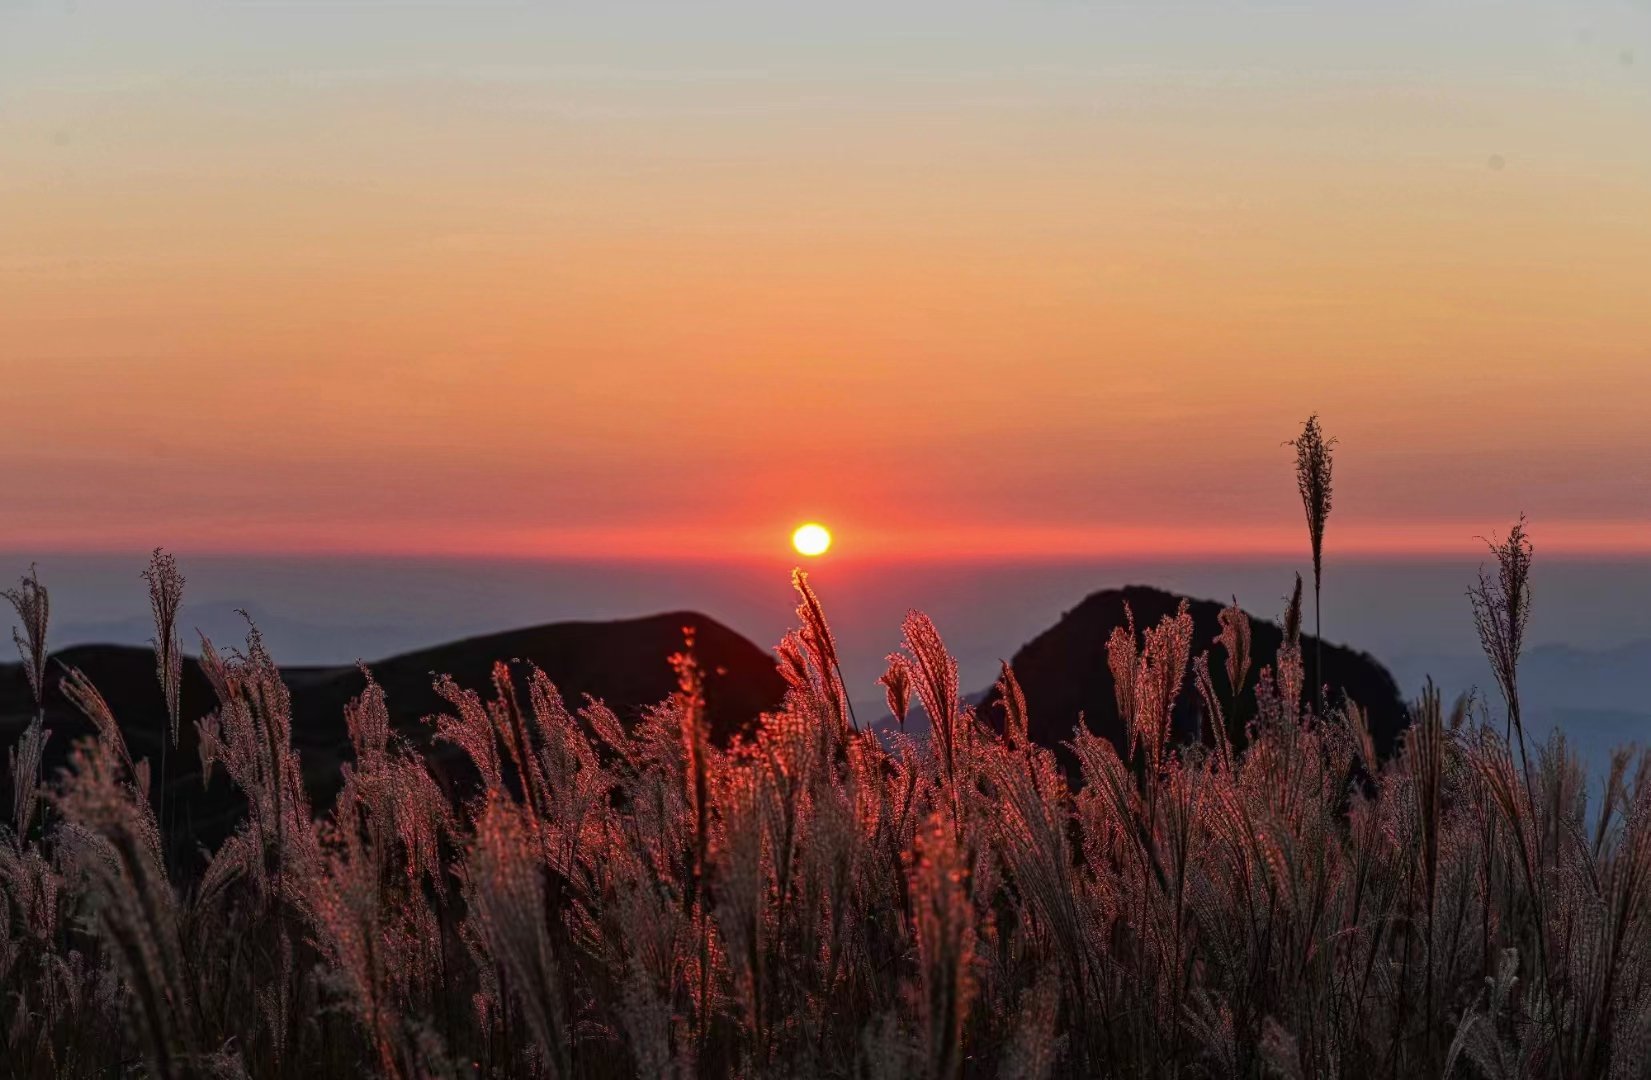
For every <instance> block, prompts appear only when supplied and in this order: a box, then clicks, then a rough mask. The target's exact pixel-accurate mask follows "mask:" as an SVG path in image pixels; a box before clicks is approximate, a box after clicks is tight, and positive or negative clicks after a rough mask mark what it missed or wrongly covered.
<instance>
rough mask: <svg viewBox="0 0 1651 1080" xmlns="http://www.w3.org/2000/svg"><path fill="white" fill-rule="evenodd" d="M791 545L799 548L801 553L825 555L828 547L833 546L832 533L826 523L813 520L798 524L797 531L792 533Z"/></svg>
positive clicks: (811, 555)
mask: <svg viewBox="0 0 1651 1080" xmlns="http://www.w3.org/2000/svg"><path fill="white" fill-rule="evenodd" d="M791 546H792V547H794V548H796V549H797V554H799V555H807V556H810V557H813V556H815V555H824V554H825V553H826V549H827V548H829V547H831V533H830V532H829V531H828V530H827V529H826V527H825V526H824V525H821V524H819V523H817V522H813V521H811V522H809V523H808V524H807V525H801V526H798V528H797V531H796V532H794V533H792V534H791Z"/></svg>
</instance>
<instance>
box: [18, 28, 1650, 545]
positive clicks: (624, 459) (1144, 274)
mask: <svg viewBox="0 0 1651 1080" xmlns="http://www.w3.org/2000/svg"><path fill="white" fill-rule="evenodd" d="M888 8H889V6H888V5H881V4H879V5H872V4H866V3H858V2H856V3H842V4H834V5H772V4H767V5H682V4H658V5H639V4H625V5H605V6H603V11H604V12H605V13H604V14H596V13H594V12H593V11H586V12H584V13H575V12H571V11H566V10H552V9H549V8H545V7H541V6H537V5H517V4H462V5H461V4H438V3H426V4H406V5H402V4H384V3H373V4H349V3H339V4H325V5H320V4H314V5H312V4H181V3H171V2H161V3H154V4H148V3H146V4H142V5H138V4H118V5H117V4H113V3H90V2H82V3H79V4H75V5H66V4H63V3H35V2H30V0H3V2H0V395H3V400H4V403H5V408H4V410H3V413H0V416H3V420H0V459H3V460H4V461H5V462H6V464H7V483H6V487H5V493H4V496H3V498H0V502H3V504H4V507H3V512H0V549H8V550H18V551H26V552H37V551H56V550H110V549H131V548H141V547H148V546H152V545H154V544H164V545H168V546H171V547H173V548H175V549H177V550H180V551H191V550H198V551H298V552H305V551H316V552H374V551H384V552H397V553H404V554H405V553H457V554H475V555H512V556H521V555H529V556H531V555H535V554H542V555H546V556H579V555H590V554H597V555H603V556H616V555H618V556H623V555H627V554H631V555H637V556H646V557H650V558H652V557H662V556H665V557H668V556H672V555H687V556H702V555H719V554H734V555H739V554H746V553H757V552H765V553H766V552H783V550H784V548H785V545H786V543H787V538H788V537H789V534H790V529H791V528H792V527H793V526H794V525H795V524H796V523H798V522H800V521H803V520H810V519H818V520H821V521H824V522H826V523H827V524H829V525H831V527H832V528H833V531H834V533H835V535H836V537H837V547H836V548H835V549H834V551H836V552H839V553H842V554H843V555H846V556H852V555H853V554H854V553H855V552H860V553H862V554H864V553H875V554H880V555H891V556H908V555H933V554H956V555H967V556H970V557H977V556H982V555H1002V556H1006V557H1038V556H1053V555H1069V554H1082V553H1094V552H1104V551H1132V552H1156V553H1166V554H1177V553H1185V554H1188V555H1196V554H1200V553H1223V554H1244V553H1247V552H1272V551H1293V550H1296V549H1297V548H1299V546H1300V543H1301V540H1300V537H1301V528H1300V510H1299V507H1298V506H1297V505H1296V503H1295V495H1294V489H1293V483H1292V478H1291V476H1290V467H1291V458H1290V454H1289V451H1288V449H1287V448H1284V447H1282V446H1281V443H1282V441H1283V440H1284V439H1286V438H1288V437H1289V436H1290V435H1291V434H1292V433H1293V431H1294V430H1295V428H1296V427H1297V426H1298V425H1299V422H1300V420H1301V419H1302V417H1304V416H1305V415H1306V414H1307V413H1308V412H1310V411H1313V410H1315V409H1316V410H1318V411H1320V412H1321V413H1322V414H1323V417H1324V421H1325V423H1326V426H1327V427H1328V428H1329V429H1330V430H1331V431H1332V432H1333V433H1335V434H1337V435H1339V436H1340V438H1341V446H1340V456H1339V458H1338V471H1337V509H1336V512H1335V516H1334V517H1333V519H1332V522H1333V523H1332V526H1331V529H1330V540H1329V542H1330V543H1331V544H1332V545H1333V546H1334V545H1338V544H1339V545H1340V546H1341V549H1342V550H1344V551H1360V552H1363V553H1370V554H1382V553H1389V554H1421V553H1430V552H1455V551H1471V550H1474V548H1475V545H1476V544H1477V541H1475V540H1474V536H1475V535H1476V534H1480V533H1485V532H1487V531H1489V530H1491V529H1497V528H1501V527H1504V526H1505V525H1506V523H1507V522H1508V521H1510V520H1511V519H1512V517H1513V516H1514V515H1515V514H1516V513H1517V512H1519V511H1520V510H1524V511H1526V512H1528V513H1529V514H1530V515H1531V518H1532V522H1533V530H1534V531H1535V533H1536V535H1537V536H1538V538H1539V542H1542V543H1543V544H1544V547H1545V548H1546V549H1547V550H1550V551H1556V550H1558V551H1572V552H1575V553H1592V552H1610V553H1621V552H1640V553H1644V552H1647V551H1651V423H1648V422H1647V414H1648V413H1651V135H1648V134H1647V133H1651V5H1647V4H1645V3H1637V2H1632V0H1630V2H1622V3H1592V4H1559V3H1531V2H1519V3H1510V4H1482V3H1463V4H1452V5H1437V4H1426V5H1424V4H1413V3H1396V4H1383V5H1372V4H1362V3H1361V4H1354V3H1340V2H1338V3H1325V4H1311V5H1309V4H1292V5H1285V4H1268V5H1253V4H1252V5H1233V4H1203V3H1170V4H1140V5H1134V4H1090V3H1080V2H1077V0H1066V2H1049V3H1026V2H1021V3H1014V4H969V3H963V4H958V3H947V4H900V5H893V6H892V10H889V9H888ZM833 557H837V556H835V555H834V556H833Z"/></svg>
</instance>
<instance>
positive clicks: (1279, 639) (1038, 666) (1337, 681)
mask: <svg viewBox="0 0 1651 1080" xmlns="http://www.w3.org/2000/svg"><path fill="white" fill-rule="evenodd" d="M1182 599H1183V598H1182V597H1180V596H1178V595H1176V594H1174V593H1170V592H1166V591H1164V590H1163V589H1157V588H1152V587H1150V586H1146V585H1130V586H1128V587H1126V588H1122V589H1105V590H1102V591H1100V592H1097V593H1092V594H1091V595H1090V596H1088V597H1087V598H1085V599H1084V601H1083V602H1082V603H1080V604H1079V605H1078V606H1077V607H1075V608H1073V609H1072V610H1071V611H1068V612H1066V613H1065V614H1063V615H1062V616H1061V618H1060V621H1059V622H1057V623H1056V624H1055V625H1054V626H1052V627H1050V628H1049V629H1048V630H1046V631H1044V632H1043V633H1042V634H1039V635H1038V636H1037V637H1035V638H1033V639H1032V640H1031V641H1029V642H1027V643H1026V644H1025V645H1023V646H1022V647H1021V648H1020V649H1019V650H1018V651H1017V652H1016V653H1015V655H1014V657H1013V659H1012V660H1010V665H1011V666H1012V667H1013V668H1014V671H1015V678H1016V679H1017V680H1018V681H1019V682H1020V686H1021V689H1022V691H1023V692H1024V693H1025V695H1026V709H1027V715H1028V717H1029V733H1030V735H1031V737H1032V739H1033V740H1034V741H1035V742H1038V743H1040V744H1041V745H1043V746H1050V747H1054V748H1055V749H1056V751H1057V754H1058V756H1059V757H1060V758H1061V761H1062V764H1063V765H1065V766H1066V767H1067V768H1068V769H1069V770H1070V769H1072V768H1074V767H1075V766H1076V760H1075V759H1074V758H1073V756H1072V754H1071V752H1070V751H1068V750H1067V749H1066V748H1065V746H1064V745H1063V744H1064V743H1065V742H1066V741H1067V740H1069V739H1071V738H1072V731H1073V727H1074V726H1075V725H1076V724H1077V723H1078V722H1079V718H1080V717H1082V718H1083V721H1084V722H1085V723H1086V724H1088V726H1089V729H1090V730H1091V731H1093V732H1095V733H1096V734H1097V735H1103V736H1105V737H1107V738H1109V739H1111V740H1112V742H1113V744H1114V745H1116V746H1117V747H1118V748H1119V750H1120V752H1122V751H1123V750H1124V749H1125V748H1126V746H1127V743H1128V735H1127V733H1126V732H1125V731H1124V725H1123V721H1122V719H1121V718H1120V717H1119V715H1118V704H1117V698H1116V696H1115V693H1114V683H1113V679H1112V671H1111V669H1110V668H1109V667H1108V666H1107V653H1106V642H1107V638H1108V637H1109V636H1110V635H1111V634H1112V631H1113V628H1114V627H1119V626H1124V625H1126V623H1127V622H1128V618H1129V612H1133V613H1134V616H1135V627H1136V629H1137V631H1142V630H1146V629H1147V628H1149V627H1152V626H1156V625H1157V624H1158V622H1159V621H1160V620H1161V619H1163V618H1165V617H1168V616H1173V615H1174V614H1175V612H1176V609H1177V608H1178V607H1179V605H1180V603H1181V601H1182ZM1186 599H1187V601H1188V606H1187V610H1188V613H1189V614H1190V615H1191V616H1192V623H1193V640H1192V656H1193V657H1194V658H1196V657H1197V656H1198V654H1199V653H1200V652H1203V651H1205V650H1209V651H1210V677H1211V681H1212V682H1213V683H1214V685H1215V690H1216V695H1217V698H1218V700H1219V701H1220V702H1221V703H1222V706H1223V708H1227V703H1228V702H1230V701H1231V700H1232V687H1231V686H1230V684H1229V683H1228V680H1227V672H1226V654H1225V653H1224V652H1223V651H1222V650H1221V649H1220V648H1219V647H1218V646H1216V645H1215V638H1216V635H1217V634H1219V633H1220V629H1221V627H1220V621H1219V619H1220V613H1221V610H1222V608H1223V607H1225V606H1226V605H1223V604H1218V603H1215V602H1214V601H1210V600H1195V599H1192V598H1190V597H1189V598H1186ZM1126 606H1127V607H1126ZM1250 634H1251V645H1250V655H1251V662H1250V674H1249V678H1248V680H1247V685H1246V688H1245V692H1244V695H1243V697H1242V702H1241V705H1242V708H1241V710H1240V712H1239V715H1238V716H1237V717H1233V716H1228V717H1227V721H1228V734H1229V736H1230V737H1231V738H1232V739H1233V745H1234V746H1242V745H1243V743H1244V724H1245V722H1246V721H1247V720H1249V719H1250V718H1253V717H1254V716H1255V714H1256V704H1255V681H1256V677H1257V676H1258V675H1259V674H1260V671H1261V669H1262V668H1263V667H1273V668H1274V669H1275V670H1276V668H1277V664H1278V651H1279V648H1280V647H1281V646H1282V645H1283V642H1284V630H1283V628H1282V627H1281V626H1279V624H1277V623H1275V622H1272V621H1270V620H1267V619H1260V618H1257V617H1256V616H1255V615H1253V614H1252V615H1250ZM1313 643H1314V639H1313V638H1311V637H1309V636H1307V635H1305V634H1304V635H1302V653H1303V661H1304V665H1305V668H1306V673H1307V678H1306V680H1305V683H1304V685H1305V687H1306V689H1305V691H1304V697H1309V698H1310V697H1311V695H1312V693H1313V690H1312V688H1313V687H1314V686H1316V685H1318V682H1319V678H1318V673H1317V671H1316V670H1315V660H1314V649H1313ZM1323 681H1324V682H1325V683H1326V684H1327V685H1328V686H1329V687H1330V690H1331V694H1330V697H1329V699H1328V700H1329V701H1330V702H1332V703H1334V702H1335V701H1338V700H1339V699H1340V697H1341V696H1342V695H1345V696H1347V697H1350V698H1352V699H1353V700H1354V701H1356V702H1357V703H1358V704H1359V705H1360V706H1362V707H1363V708H1364V709H1365V710H1366V711H1367V713H1368V715H1369V720H1370V728H1371V734H1372V736H1373V737H1374V739H1375V742H1376V750H1377V752H1378V753H1380V754H1381V755H1383V756H1384V757H1385V756H1386V755H1388V754H1390V753H1392V752H1393V749H1394V747H1395V746H1396V745H1397V742H1398V738H1399V733H1400V732H1401V731H1403V730H1404V726H1405V724H1406V722H1407V720H1406V716H1407V710H1406V706H1405V703H1404V700H1403V698H1402V697H1401V695H1400V693H1399V688H1398V686H1397V684H1396V683H1395V682H1394V681H1393V676H1392V675H1391V674H1389V673H1388V671H1387V669H1386V668H1385V667H1383V666H1382V664H1381V662H1380V661H1378V660H1376V658H1375V657H1373V656H1371V655H1370V654H1369V653H1364V652H1359V651H1356V650H1354V649H1349V648H1347V647H1346V646H1342V645H1332V644H1329V643H1328V642H1327V643H1326V644H1325V646H1324V679H1323ZM1201 711H1202V705H1201V703H1200V702H1199V699H1198V694H1197V691H1196V690H1195V689H1194V688H1193V686H1192V685H1191V679H1190V675H1189V678H1188V682H1187V685H1186V686H1185V687H1184V689H1183V690H1182V693H1181V696H1180V697H1179V698H1178V699H1177V700H1176V704H1175V711H1174V716H1173V723H1174V730H1175V734H1176V736H1177V737H1179V738H1181V739H1190V738H1193V737H1195V735H1196V734H1197V732H1198V727H1199V714H1200V712H1201ZM1228 711H1229V712H1231V710H1230V709H1228ZM979 715H980V716H982V717H983V718H985V720H986V721H987V722H988V723H990V724H991V725H992V726H993V727H996V728H1001V727H1002V722H1003V711H1002V709H1001V708H1000V707H999V695H998V693H997V691H996V689H995V688H994V689H993V690H991V691H988V692H987V694H986V697H985V699H984V700H983V701H982V702H981V704H980V707H979Z"/></svg>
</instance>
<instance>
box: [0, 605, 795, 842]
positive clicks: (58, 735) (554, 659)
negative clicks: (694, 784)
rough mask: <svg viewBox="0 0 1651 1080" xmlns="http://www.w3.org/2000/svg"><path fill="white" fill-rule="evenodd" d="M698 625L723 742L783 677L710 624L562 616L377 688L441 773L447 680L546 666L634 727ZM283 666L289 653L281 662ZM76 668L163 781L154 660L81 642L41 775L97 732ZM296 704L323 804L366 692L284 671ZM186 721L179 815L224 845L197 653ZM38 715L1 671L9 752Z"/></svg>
mask: <svg viewBox="0 0 1651 1080" xmlns="http://www.w3.org/2000/svg"><path fill="white" fill-rule="evenodd" d="M687 628H692V629H693V631H694V653H695V655H696V656H697V657H698V659H699V662H700V665H701V667H702V669H703V670H704V672H705V699H706V713H707V716H708V717H709V719H710V723H711V731H712V735H713V738H715V739H716V740H718V741H719V742H726V741H727V740H728V739H729V738H731V737H732V736H733V735H734V734H735V733H737V732H741V731H747V730H750V729H751V728H752V727H753V726H754V725H755V723H756V721H757V718H758V716H759V715H760V714H761V713H763V712H765V711H770V710H773V709H775V708H778V706H779V704H780V701H781V698H782V697H783V694H784V683H783V681H782V680H781V679H780V676H779V674H778V672H777V671H776V670H775V667H774V658H773V656H772V654H770V653H768V652H767V651H765V650H763V649H760V648H758V647H757V646H756V645H754V644H752V643H751V642H750V641H749V640H747V639H746V638H744V637H742V636H741V635H740V634H738V633H736V632H735V631H733V630H731V629H729V628H728V627H726V626H724V625H722V624H721V623H719V622H717V621H716V620H715V619H712V618H710V617H708V616H705V615H702V614H698V613H696V612H690V611H675V612H667V613H664V614H660V615H650V616H646V617H643V618H636V619H621V620H615V621H612V622H561V623H551V624H547V625H543V626H535V627H529V628H524V629H520V630H512V631H507V632H505V633H500V634H489V635H485V636H481V637H473V638H466V639H464V640H461V641H455V642H451V643H449V644H445V645H439V646H435V647H432V648H428V649H420V650H417V651H415V652H409V653H403V654H401V655H398V656H392V657H388V658H386V659H383V660H379V661H377V662H374V663H370V664H368V665H367V667H368V670H370V671H371V672H372V674H373V677H374V679H376V680H377V681H378V683H379V685H380V686H382V687H383V688H384V692H385V700H386V704H387V706H388V709H389V712H390V719H391V722H392V724H393V726H394V728H395V730H396V731H397V732H399V733H401V734H402V735H403V736H405V737H406V738H407V739H409V740H410V741H411V742H412V743H413V744H414V745H416V746H419V747H421V748H424V749H426V750H427V751H429V752H430V756H431V758H432V760H433V762H434V763H435V764H436V766H437V767H438V770H440V769H441V767H442V766H443V765H445V764H448V763H450V762H452V761H455V760H457V755H453V754H451V753H449V752H448V748H445V747H435V748H432V745H431V735H432V729H431V728H430V726H429V725H427V724H425V723H423V718H424V717H426V716H429V715H431V714H434V713H440V712H451V711H452V707H451V706H450V705H449V704H448V703H447V702H446V701H445V700H443V699H442V698H441V697H440V696H439V695H438V694H437V693H436V692H435V690H434V688H433V684H434V682H435V677H436V676H437V675H444V674H445V675H451V676H452V677H453V678H454V679H455V680H456V681H457V683H458V684H459V685H460V686H461V687H463V688H465V689H469V690H475V691H476V692H477V693H479V694H481V695H482V696H483V698H484V700H485V699H486V698H488V697H490V696H491V693H492V683H491V679H492V672H493V665H494V663H495V662H496V661H504V662H506V663H508V664H510V665H511V666H512V667H513V668H514V669H516V670H517V671H518V672H521V671H523V670H525V665H526V664H529V663H532V664H537V665H538V666H539V667H540V668H542V669H543V670H544V672H545V674H546V675H548V676H549V677H550V680H551V681H552V682H553V683H555V684H556V686H557V688H558V689H559V690H560V691H561V692H562V695H563V697H564V698H565V699H566V701H567V703H568V705H569V707H570V708H577V707H579V706H580V705H582V704H583V703H584V699H585V696H586V695H589V696H591V697H593V698H596V699H599V700H601V701H604V702H605V703H606V704H607V705H608V706H609V707H610V708H612V709H613V710H614V711H615V712H616V713H617V714H618V715H619V717H620V718H621V719H622V720H625V721H626V722H633V721H634V720H636V719H637V718H638V717H639V716H640V715H641V713H642V711H643V710H644V709H646V708H647V707H649V706H651V705H655V704H658V703H659V702H661V701H663V700H665V699H666V698H668V697H669V696H670V695H671V693H672V691H674V690H675V689H676V675H675V672H674V671H673V670H672V668H671V666H670V664H669V662H668V658H669V657H670V655H671V654H672V653H676V652H680V651H681V650H682V648H683V640H684V630H685V629H687ZM277 659H279V658H277ZM68 667H73V668H78V669H80V670H81V671H82V672H84V673H85V674H86V676H87V678H89V679H90V680H91V682H92V684H93V685H94V686H96V687H97V688H98V690H99V691H100V692H101V693H102V694H103V696H104V698H105V700H107V701H108V703H109V707H110V709H111V711H112V712H113V713H114V716H115V719H116V721H117V722H118V723H119V724H120V726H121V731H122V733H123V734H124V735H125V737H126V741H127V745H128V746H129V747H130V748H131V751H132V756H133V757H134V758H136V759H142V758H148V759H149V761H150V768H151V771H152V775H153V776H154V777H155V778H156V782H157V783H158V782H159V777H160V775H161V755H162V743H163V741H164V740H163V731H164V728H165V723H166V721H165V716H166V709H165V704H164V702H163V700H162V697H161V691H160V686H159V683H158V682H157V681H156V677H155V658H154V654H153V653H152V652H151V651H150V650H148V649H145V648H140V647H136V646H127V645H76V646H72V647H70V648H66V649H62V650H60V651H58V652H55V653H53V654H52V657H51V660H50V670H49V671H48V675H47V683H48V690H47V693H46V702H45V709H46V726H47V728H48V729H50V730H51V732H52V736H51V741H50V742H49V743H48V744H47V754H46V763H45V771H46V774H47V775H48V776H50V775H52V774H53V773H54V772H55V771H56V769H57V767H59V766H61V765H62V764H63V763H64V762H65V761H66V760H67V754H68V749H69V747H70V745H71V744H72V743H73V742H74V741H75V740H77V739H79V738H80V737H82V736H84V735H90V734H91V733H92V728H91V724H90V723H89V722H88V721H87V720H86V719H85V717H84V716H82V715H81V714H80V712H79V710H78V709H76V708H75V707H74V705H73V704H72V703H71V702H70V701H68V700H67V699H66V698H65V697H64V696H63V693H62V691H61V689H60V688H59V683H60V681H61V677H62V674H63V671H64V669H65V668H68ZM281 674H282V678H283V680H284V681H285V682H286V684H287V687H288V689H289V691H290V692H291V696H292V713H293V725H292V738H293V744H294V747H295V748H296V749H297V751H298V753H299V757H300V760H301V761H302V762H303V765H304V771H305V774H306V778H307V780H308V786H309V788H310V793H311V796H312V797H313V798H315V799H316V800H317V802H318V804H320V805H324V804H325V801H327V800H330V799H331V797H332V795H333V793H334V792H335V791H336V790H337V787H338V784H339V783H340V780H341V777H340V772H339V765H341V764H342V763H343V762H344V761H347V760H348V759H349V753H350V751H349V737H348V732H347V730H346V728H345V726H344V707H345V705H346V704H348V702H349V701H350V699H351V698H353V697H355V696H357V695H359V694H360V693H361V691H362V688H363V687H364V686H365V685H366V680H365V677H364V676H363V675H362V673H361V671H360V670H359V669H358V668H357V667H355V666H353V665H346V666H339V667H285V668H282V669H281ZM181 700H182V708H183V722H182V724H181V725H180V731H179V745H178V746H177V747H176V748H170V747H169V748H167V749H166V754H167V758H168V762H167V769H166V774H167V789H168V792H169V793H170V797H171V798H172V799H173V800H175V801H176V802H177V805H178V811H177V812H178V814H179V815H180V816H179V819H178V820H180V821H183V822H185V823H186V824H188V825H189V826H190V828H187V829H185V830H184V831H185V833H186V834H187V835H189V836H190V837H191V838H192V842H193V840H199V841H201V842H214V841H215V840H216V839H217V834H218V833H219V832H220V824H221V823H222V822H224V821H225V820H228V819H229V818H230V816H231V815H232V814H233V813H234V812H235V810H236V808H237V807H238V805H239V801H238V799H237V797H236V796H235V795H234V793H233V792H232V791H230V785H229V782H228V780H227V779H226V778H224V777H223V776H221V775H220V776H217V777H214V778H213V781H212V783H211V785H210V786H203V785H202V783H201V772H200V749H199V740H198V739H197V736H196V733H195V729H194V724H193V721H195V720H197V719H199V718H200V717H202V716H204V715H206V714H207V713H209V712H211V711H212V710H213V709H215V708H216V707H217V704H218V702H217V698H216V695H215V694H214V693H213V691H212V687H211V685H210V684H209V683H208V681H207V679H206V676H205V675H204V674H203V673H202V671H201V668H200V665H199V663H198V662H197V661H196V660H195V659H194V658H186V659H185V661H184V664H183V687H182V693H181ZM33 715H34V699H33V697H32V695H31V694H30V691H29V685H28V680H27V678H26V677H25V675H24V672H23V669H22V666H21V665H20V664H16V663H12V664H0V745H3V746H11V745H13V744H15V742H16V740H17V737H18V736H19V734H20V733H21V732H22V730H23V728H24V727H25V726H26V725H27V724H28V723H29V721H30V719H31V718H32V717H33ZM0 797H3V798H0V806H10V805H11V776H10V772H9V770H3V769H0Z"/></svg>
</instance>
